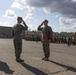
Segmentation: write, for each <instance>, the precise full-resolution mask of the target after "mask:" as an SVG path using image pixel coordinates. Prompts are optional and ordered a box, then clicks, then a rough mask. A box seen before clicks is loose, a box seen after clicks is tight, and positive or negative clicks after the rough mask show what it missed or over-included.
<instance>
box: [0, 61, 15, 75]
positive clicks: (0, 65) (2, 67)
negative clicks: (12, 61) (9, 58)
mask: <svg viewBox="0 0 76 75" xmlns="http://www.w3.org/2000/svg"><path fill="white" fill-rule="evenodd" d="M0 71H4V72H5V73H6V74H13V72H14V71H12V70H10V68H9V66H8V65H7V64H6V63H5V62H2V61H0Z"/></svg>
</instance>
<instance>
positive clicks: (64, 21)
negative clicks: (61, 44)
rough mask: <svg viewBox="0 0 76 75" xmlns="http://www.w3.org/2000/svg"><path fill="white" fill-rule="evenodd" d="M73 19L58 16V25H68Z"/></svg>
mask: <svg viewBox="0 0 76 75" xmlns="http://www.w3.org/2000/svg"><path fill="white" fill-rule="evenodd" d="M74 20H75V19H70V18H65V17H60V18H59V22H60V25H69V24H71V23H72V22H73V21H74Z"/></svg>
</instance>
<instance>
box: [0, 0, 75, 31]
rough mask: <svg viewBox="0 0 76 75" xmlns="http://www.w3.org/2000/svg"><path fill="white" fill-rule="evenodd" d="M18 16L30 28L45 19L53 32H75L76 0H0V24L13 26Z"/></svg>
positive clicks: (35, 27) (35, 26) (34, 28)
mask: <svg viewBox="0 0 76 75" xmlns="http://www.w3.org/2000/svg"><path fill="white" fill-rule="evenodd" d="M18 16H21V17H23V19H24V20H25V22H26V24H27V25H28V27H29V29H31V30H37V27H38V25H40V24H41V23H42V22H43V21H44V20H45V19H47V20H48V21H49V24H48V25H49V26H51V27H52V29H53V31H54V32H62V31H63V32H76V0H1V1H0V26H14V24H16V19H17V17H18Z"/></svg>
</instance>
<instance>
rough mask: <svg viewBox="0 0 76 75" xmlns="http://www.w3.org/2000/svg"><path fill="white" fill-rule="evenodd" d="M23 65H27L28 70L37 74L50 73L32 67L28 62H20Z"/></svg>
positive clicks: (44, 74)
mask: <svg viewBox="0 0 76 75" xmlns="http://www.w3.org/2000/svg"><path fill="white" fill-rule="evenodd" d="M20 64H21V65H22V66H23V67H25V68H26V69H27V70H29V71H31V72H33V73H34V74H35V75H48V74H46V73H44V72H42V71H41V70H39V69H37V68H35V67H32V66H30V65H28V64H26V63H20Z"/></svg>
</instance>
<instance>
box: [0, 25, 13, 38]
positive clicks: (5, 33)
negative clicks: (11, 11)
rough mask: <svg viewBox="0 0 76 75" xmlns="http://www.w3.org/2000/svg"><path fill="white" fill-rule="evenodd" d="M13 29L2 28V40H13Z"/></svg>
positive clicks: (0, 28)
mask: <svg viewBox="0 0 76 75" xmlns="http://www.w3.org/2000/svg"><path fill="white" fill-rule="evenodd" d="M11 32H12V27H5V26H0V38H11V37H12V35H11Z"/></svg>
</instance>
